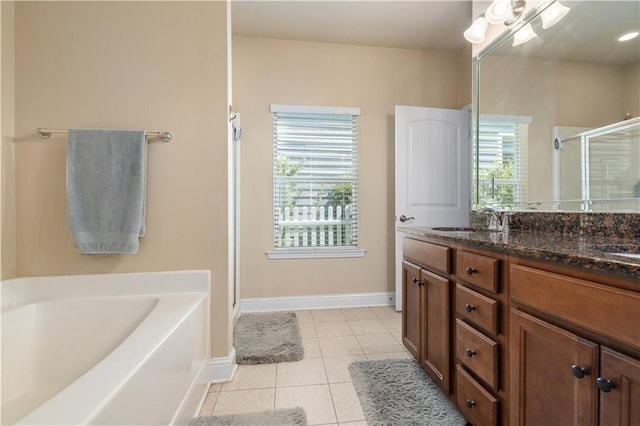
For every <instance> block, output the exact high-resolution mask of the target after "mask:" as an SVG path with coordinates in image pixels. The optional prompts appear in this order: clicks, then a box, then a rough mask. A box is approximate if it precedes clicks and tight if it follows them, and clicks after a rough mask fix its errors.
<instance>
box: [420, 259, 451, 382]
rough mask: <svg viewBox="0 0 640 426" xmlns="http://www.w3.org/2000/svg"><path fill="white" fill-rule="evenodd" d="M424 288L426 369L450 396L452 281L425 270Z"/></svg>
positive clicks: (423, 316) (423, 327)
mask: <svg viewBox="0 0 640 426" xmlns="http://www.w3.org/2000/svg"><path fill="white" fill-rule="evenodd" d="M420 275H421V278H422V282H423V284H424V287H422V291H423V292H424V299H423V303H424V305H423V306H424V309H423V313H422V323H423V325H422V356H421V358H420V362H421V364H422V367H423V368H424V369H425V370H426V371H427V373H428V374H429V375H430V376H431V377H432V378H433V379H434V381H435V382H436V383H437V384H438V385H439V386H440V387H441V388H442V389H443V390H444V391H445V393H447V394H448V393H449V389H450V382H451V379H450V366H451V362H450V347H451V342H450V337H449V336H450V335H451V333H450V331H451V330H450V329H451V326H450V320H449V318H450V315H451V305H450V303H451V296H450V295H451V281H449V280H448V279H446V278H443V277H440V276H438V275H435V274H432V273H431V272H428V271H425V270H424V269H423V270H422V271H421V273H420Z"/></svg>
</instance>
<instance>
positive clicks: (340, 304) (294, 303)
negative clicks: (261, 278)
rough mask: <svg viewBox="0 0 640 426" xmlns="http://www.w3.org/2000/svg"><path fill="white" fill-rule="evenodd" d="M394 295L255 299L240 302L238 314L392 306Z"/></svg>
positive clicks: (364, 294) (329, 295)
mask: <svg viewBox="0 0 640 426" xmlns="http://www.w3.org/2000/svg"><path fill="white" fill-rule="evenodd" d="M394 305H395V293H393V292H385V293H352V294H321V295H315V296H291V297H255V298H245V299H241V300H240V312H242V313H245V312H272V311H290V310H302V309H328V308H354V307H361V306H394Z"/></svg>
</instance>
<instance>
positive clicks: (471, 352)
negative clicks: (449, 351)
mask: <svg viewBox="0 0 640 426" xmlns="http://www.w3.org/2000/svg"><path fill="white" fill-rule="evenodd" d="M465 353H466V354H467V356H468V357H469V358H472V357H473V356H474V355H475V354H476V351H474V350H473V349H467V350H466V351H465Z"/></svg>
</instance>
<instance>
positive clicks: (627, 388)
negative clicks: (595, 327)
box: [596, 347, 640, 426]
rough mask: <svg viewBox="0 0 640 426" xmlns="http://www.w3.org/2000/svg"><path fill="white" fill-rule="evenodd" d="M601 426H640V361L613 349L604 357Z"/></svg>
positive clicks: (600, 382) (601, 376) (601, 371)
mask: <svg viewBox="0 0 640 426" xmlns="http://www.w3.org/2000/svg"><path fill="white" fill-rule="evenodd" d="M598 381H599V382H596V383H597V385H598V388H600V424H601V425H621V426H622V425H625V426H631V425H640V361H638V360H636V359H633V358H629V357H627V356H625V355H622V354H620V353H618V352H616V351H614V350H611V349H609V348H604V347H603V348H602V350H601V354H600V377H599V378H598Z"/></svg>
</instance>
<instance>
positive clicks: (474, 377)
mask: <svg viewBox="0 0 640 426" xmlns="http://www.w3.org/2000/svg"><path fill="white" fill-rule="evenodd" d="M503 264H504V258H502V259H501V258H498V256H497V255H493V254H492V253H488V252H485V251H478V250H473V251H471V249H469V248H457V250H456V294H455V299H456V302H455V311H456V321H455V335H456V341H455V354H456V363H457V364H458V365H457V368H456V393H457V395H456V405H457V406H458V409H459V410H460V411H461V412H462V414H464V416H465V417H466V418H467V419H469V420H470V421H471V422H472V423H473V424H475V425H483V426H484V425H497V424H501V423H502V424H507V417H506V410H505V409H504V404H501V400H502V399H504V397H505V396H506V393H505V391H506V389H505V388H506V386H505V385H504V383H505V380H504V371H503V370H505V368H504V359H505V357H504V354H503V350H504V348H505V347H506V345H505V343H506V336H505V333H504V331H503V328H502V326H503V324H504V321H503V320H501V318H500V315H501V312H502V310H501V309H500V308H501V306H502V305H504V303H505V302H506V297H505V295H504V293H503V288H504V287H505V279H504V277H503V270H502V265H503Z"/></svg>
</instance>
